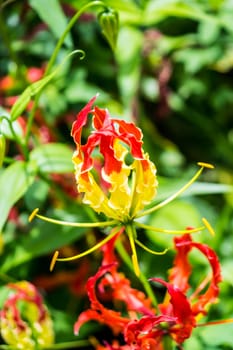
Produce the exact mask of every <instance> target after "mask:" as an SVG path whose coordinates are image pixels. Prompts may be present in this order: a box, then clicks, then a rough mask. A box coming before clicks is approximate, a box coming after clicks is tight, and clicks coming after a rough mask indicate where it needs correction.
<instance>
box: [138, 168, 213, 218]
mask: <svg viewBox="0 0 233 350" xmlns="http://www.w3.org/2000/svg"><path fill="white" fill-rule="evenodd" d="M198 165H199V166H201V168H200V169H199V170H198V171H197V172H196V174H195V175H194V176H193V177H192V178H191V179H190V180H189V181H188V182H187V183H186V184H185V185H184V186H183V187H181V188H180V189H179V190H178V191H177V192H175V193H174V194H173V195H171V196H170V197H168V198H167V199H165V200H164V201H162V202H160V203H159V204H157V205H155V206H154V207H152V208H149V209H147V210H144V211H143V212H142V213H141V214H138V215H136V217H137V218H139V217H141V216H145V215H148V214H151V213H153V212H154V211H156V210H158V209H160V208H162V207H164V206H165V205H166V204H168V203H170V202H171V201H173V200H174V199H175V198H177V197H178V196H179V195H180V194H182V193H183V192H185V191H186V190H187V189H188V188H189V187H190V186H191V185H192V184H193V183H194V182H195V181H196V179H197V178H198V177H199V176H200V175H201V173H202V171H203V169H204V168H208V169H212V168H214V166H213V165H211V164H209V163H203V162H199V163H198Z"/></svg>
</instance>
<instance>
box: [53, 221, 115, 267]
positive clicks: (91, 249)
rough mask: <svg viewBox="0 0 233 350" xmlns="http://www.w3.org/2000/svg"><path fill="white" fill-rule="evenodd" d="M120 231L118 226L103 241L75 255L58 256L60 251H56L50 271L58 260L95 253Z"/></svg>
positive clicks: (73, 258)
mask: <svg viewBox="0 0 233 350" xmlns="http://www.w3.org/2000/svg"><path fill="white" fill-rule="evenodd" d="M118 232H119V230H118V229H117V228H116V229H114V230H113V231H112V233H110V234H109V235H108V236H107V237H105V238H104V239H103V240H102V241H100V242H99V243H97V244H95V245H94V246H93V247H91V248H90V249H87V250H85V251H84V252H82V253H80V254H77V255H74V256H70V257H68V258H58V255H59V252H58V251H56V252H55V253H54V255H53V258H52V261H51V264H50V271H52V270H53V268H54V266H55V263H56V262H57V261H72V260H76V259H79V258H82V257H83V256H86V255H88V254H90V253H93V252H94V251H95V250H97V249H99V248H101V247H102V246H103V245H104V244H106V243H107V242H108V241H110V240H111V239H112V238H113V237H114V236H115V235H117V234H118Z"/></svg>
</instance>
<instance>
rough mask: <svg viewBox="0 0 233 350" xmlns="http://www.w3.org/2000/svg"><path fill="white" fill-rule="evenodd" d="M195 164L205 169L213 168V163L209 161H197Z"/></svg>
mask: <svg viewBox="0 0 233 350" xmlns="http://www.w3.org/2000/svg"><path fill="white" fill-rule="evenodd" d="M197 165H199V166H201V167H203V168H207V169H214V165H212V164H210V163H204V162H198V163H197Z"/></svg>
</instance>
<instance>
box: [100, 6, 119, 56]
mask: <svg viewBox="0 0 233 350" xmlns="http://www.w3.org/2000/svg"><path fill="white" fill-rule="evenodd" d="M98 20H99V23H100V26H101V28H102V33H103V35H104V36H105V38H106V39H107V41H108V43H109V45H110V46H111V48H112V50H113V51H114V50H115V48H116V42H117V36H118V31H119V17H118V13H117V12H116V11H115V10H113V9H111V8H106V9H105V10H104V11H102V12H101V13H100V14H99V15H98Z"/></svg>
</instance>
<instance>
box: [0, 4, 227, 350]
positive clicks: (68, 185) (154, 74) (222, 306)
mask: <svg viewBox="0 0 233 350" xmlns="http://www.w3.org/2000/svg"><path fill="white" fill-rule="evenodd" d="M101 3H104V4H105V5H106V6H107V7H109V8H111V9H113V10H114V11H116V12H117V13H118V16H119V32H118V38H117V43H116V46H115V48H114V47H113V46H114V45H112V44H111V43H110V45H109V43H108V42H107V39H106V35H105V36H104V35H103V33H102V32H101V31H102V29H101V26H100V24H99V22H98V14H99V13H100V12H101V11H103V5H102V4H101ZM92 5H93V6H92ZM83 6H84V9H85V10H84V11H81V12H82V13H81V12H80V16H78V17H77V18H76V20H75V21H74V23H72V26H70V28H69V30H68V31H67V30H66V28H67V25H68V23H71V22H70V21H72V20H71V18H72V17H73V16H75V15H76V14H77V12H78V11H79V10H80V9H82V8H83ZM232 14H233V1H232V0H183V1H182V0H179V1H178V0H141V1H140V0H118V1H113V0H104V1H103V2H100V1H94V2H91V1H84V0H83V1H82V0H70V1H68V0H67V1H65V0H64V1H61V0H50V1H49V2H48V1H44V0H40V1H34V0H29V1H17V0H15V1H7V0H5V1H3V0H2V1H1V2H0V37H1V40H0V105H1V107H0V108H1V109H0V133H1V136H0V137H1V139H0V147H1V148H0V161H1V162H2V163H3V164H2V167H1V169H0V213H1V214H0V215H1V216H0V230H1V231H2V238H1V243H0V245H1V256H0V264H1V272H0V279H1V284H2V285H4V284H5V283H6V282H8V281H13V280H20V279H27V280H30V281H32V282H34V283H35V284H36V285H38V286H39V287H40V288H42V289H43V288H44V290H45V298H46V300H47V303H48V305H49V307H50V309H51V313H52V317H53V320H54V323H55V330H56V333H57V335H56V338H57V341H58V342H69V341H70V342H72V341H75V339H76V338H74V336H73V331H72V327H73V323H74V321H75V319H76V317H77V315H78V314H79V313H80V311H82V309H83V305H86V296H85V292H83V289H82V288H83V285H84V284H85V279H87V278H88V276H90V275H91V272H93V271H95V270H96V265H98V262H99V261H100V253H98V252H97V253H95V254H93V256H92V258H91V259H92V260H93V261H92V264H91V263H90V261H89V262H85V263H86V271H85V273H84V275H83V280H82V281H79V280H78V278H77V275H78V274H79V269H80V270H81V269H82V268H83V262H82V261H78V262H76V263H71V264H66V265H64V264H60V265H59V266H58V267H57V269H56V271H55V272H53V274H52V275H50V274H49V272H48V266H49V261H50V257H51V254H52V253H53V251H54V250H55V249H58V248H61V249H62V251H63V253H64V254H66V253H68V255H70V254H71V252H72V251H82V250H84V249H86V247H88V246H91V245H92V244H93V242H95V241H96V239H98V237H101V233H100V232H96V231H88V234H87V230H86V229H85V230H84V229H74V228H72V229H70V228H66V227H56V226H55V227H54V226H53V225H52V224H48V223H41V222H38V221H37V220H35V221H33V222H32V223H30V224H29V223H28V221H27V218H28V215H29V214H30V212H31V211H32V210H33V209H34V207H40V210H41V211H43V213H44V214H46V215H49V216H53V217H55V218H59V219H61V220H67V221H84V222H85V221H87V220H91V221H93V220H95V218H94V217H93V213H92V212H90V211H89V209H88V208H86V207H84V206H83V205H82V204H81V202H80V199H77V198H76V193H75V182H74V176H73V166H72V163H71V157H72V152H73V150H74V145H73V144H72V142H71V138H70V129H71V125H72V122H73V121H74V120H75V116H76V114H77V112H78V111H79V110H80V108H81V107H82V106H83V105H84V104H85V103H86V102H87V101H88V100H89V99H90V98H91V97H92V96H94V95H96V93H100V95H99V97H98V105H99V106H102V107H106V108H108V109H109V111H110V113H111V115H114V116H116V117H123V118H125V119H126V120H133V121H135V122H136V123H137V125H139V126H140V127H141V129H142V131H143V134H144V139H143V141H144V148H145V150H146V151H147V152H148V153H149V154H150V158H151V159H152V160H153V161H154V163H155V164H156V166H157V169H158V176H159V189H158V196H157V199H156V200H158V201H159V200H162V199H164V198H166V197H167V196H168V195H169V194H171V193H173V192H175V190H177V189H178V188H180V187H181V186H182V185H183V184H184V183H185V181H187V179H189V178H190V176H191V174H193V173H194V172H195V163H196V162H197V161H204V162H209V163H213V164H214V165H215V169H214V170H207V171H206V172H205V173H204V175H202V178H201V179H200V182H198V183H196V184H195V185H194V186H193V187H192V188H190V191H188V192H187V193H186V194H185V195H183V196H182V198H180V199H179V200H176V201H174V202H173V203H171V204H170V205H169V206H168V207H166V208H163V209H161V211H158V212H156V214H153V215H151V216H150V217H148V218H147V223H148V224H150V225H154V226H157V227H164V228H173V229H183V228H184V227H186V226H198V225H199V222H200V219H201V218H202V217H203V216H205V217H207V218H208V220H209V221H210V222H211V224H212V226H213V227H215V229H216V236H215V237H210V236H208V235H207V234H203V235H199V236H196V238H197V239H198V240H201V241H203V242H208V243H209V244H210V246H211V247H213V248H214V249H215V250H216V251H217V253H218V254H219V257H220V261H221V264H222V271H223V277H224V281H223V283H222V292H221V298H220V303H219V304H217V305H216V306H214V308H213V311H212V313H211V319H226V318H230V317H232V315H233V302H232V297H231V296H232V292H233V278H232V275H233V260H232V258H233V244H232V230H233V215H232V214H233V204H232V203H233V194H232V188H233V112H232V111H233V79H232V77H233V21H232ZM114 30H115V29H114ZM64 33H66V35H64ZM59 41H60V45H59V46H57V43H59ZM111 46H112V47H111ZM112 48H113V49H114V51H112ZM57 49H58V50H57ZM56 50H57V51H56ZM74 50H82V51H83V52H84V53H85V57H84V58H83V59H80V58H82V57H81V56H82V55H81V56H80V54H77V55H75V54H72V55H71V53H72V52H73V51H74ZM48 62H50V63H49V65H48ZM32 68H33V69H34V70H32ZM33 74H35V76H33ZM36 81H37V82H36ZM19 95H20V96H21V97H19V99H18V102H17V103H16V104H14V102H15V99H14V97H15V96H19ZM33 103H34V104H33ZM86 133H87V134H88V130H86ZM1 162H0V163H1ZM140 234H141V235H142V237H143V238H144V240H145V241H148V243H149V244H151V246H153V248H154V247H158V248H159V249H161V248H166V247H167V246H168V245H169V247H171V245H172V238H171V239H170V237H167V236H166V235H163V236H161V234H155V233H154V232H153V233H150V232H149V233H148V234H146V233H145V232H140ZM172 258H173V252H172V250H171V251H170V252H169V253H168V254H167V255H166V256H165V257H163V266H161V263H160V259H161V257H156V258H155V257H154V256H148V254H146V253H145V252H141V253H140V261H141V265H142V269H143V271H144V273H145V275H146V276H147V277H152V276H155V275H162V276H166V271H167V268H168V267H169V266H170V264H171V261H172ZM193 259H194V260H195V259H196V260H195V261H196V264H197V268H196V270H197V271H200V272H201V271H202V270H203V268H205V265H204V264H203V262H202V261H199V260H198V257H195V256H194V257H193ZM155 261H156V262H157V261H158V264H155ZM89 265H90V266H89ZM59 271H66V272H67V275H68V274H70V275H72V274H73V276H76V280H77V281H78V282H77V285H78V287H77V286H76V287H75V286H74V284H75V281H76V280H75V277H73V280H72V281H73V282H72V283H73V284H71V285H70V284H69V282H68V281H65V280H64V282H59V281H58V278H57V274H58V273H59ZM49 276H52V277H51V280H54V285H53V286H52V287H51V286H50V287H49V288H48V287H46V286H45V284H46V283H47V282H46V283H45V280H46V281H47V279H46V278H50V277H49ZM46 288H48V289H46ZM91 327H92V326H90V327H89V328H88V327H84V331H83V332H82V334H81V336H83V337H84V338H85V337H86V336H88V335H90V334H92V332H93V329H92V328H91ZM64 330H66V331H64ZM97 337H98V332H97ZM232 342H233V339H232V326H231V325H225V326H224V325H223V326H220V325H219V326H210V327H208V328H204V327H203V328H201V327H200V328H197V329H196V330H195V332H194V336H193V337H192V338H191V339H190V340H189V342H187V345H185V346H184V349H188V348H190V347H191V348H203V347H205V348H206V349H208V350H217V349H233V347H232ZM67 346H68V345H67ZM78 347H79V345H78V342H77V348H78ZM80 347H82V345H80Z"/></svg>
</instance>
